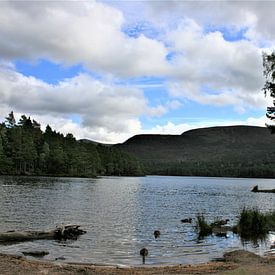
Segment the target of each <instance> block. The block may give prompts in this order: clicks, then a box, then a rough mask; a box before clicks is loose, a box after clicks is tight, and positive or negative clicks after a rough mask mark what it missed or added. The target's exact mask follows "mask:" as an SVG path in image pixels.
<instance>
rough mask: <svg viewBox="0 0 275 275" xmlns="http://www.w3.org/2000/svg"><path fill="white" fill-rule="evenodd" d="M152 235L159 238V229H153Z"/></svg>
mask: <svg viewBox="0 0 275 275" xmlns="http://www.w3.org/2000/svg"><path fill="white" fill-rule="evenodd" d="M154 236H155V239H157V238H159V236H160V231H159V230H155V231H154Z"/></svg>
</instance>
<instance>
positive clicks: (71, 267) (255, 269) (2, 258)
mask: <svg viewBox="0 0 275 275" xmlns="http://www.w3.org/2000/svg"><path fill="white" fill-rule="evenodd" d="M274 271H275V255H273V256H269V257H260V256H258V255H256V254H254V253H251V252H247V251H244V250H236V251H232V252H229V253H225V255H224V257H223V258H222V259H221V260H220V261H213V262H209V263H205V264H196V265H173V266H147V265H144V266H139V267H119V266H101V265H88V264H73V263H71V264H66V263H54V262H46V261H38V260H29V259H27V258H25V257H23V256H15V255H6V254H0V274H2V275H8V274H20V275H25V274H26V275H27V274H56V275H57V274H94V275H96V274H99V275H107V274H112V275H115V274H118V275H127V274H134V275H144V274H148V275H153V274H154V275H160V274H235V275H236V274H257V275H261V274H262V275H269V274H275V273H274Z"/></svg>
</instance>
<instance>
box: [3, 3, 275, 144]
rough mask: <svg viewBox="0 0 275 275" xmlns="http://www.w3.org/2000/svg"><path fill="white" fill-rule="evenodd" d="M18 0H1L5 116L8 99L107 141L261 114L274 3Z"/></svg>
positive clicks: (21, 109) (45, 120) (256, 118)
mask: <svg viewBox="0 0 275 275" xmlns="http://www.w3.org/2000/svg"><path fill="white" fill-rule="evenodd" d="M22 3H23V4H24V5H22ZM22 3H21V2H20V3H19V2H12V1H2V2H1V3H0V6H1V7H0V35H1V42H0V97H1V101H0V118H1V120H2V121H3V120H4V117H5V116H6V115H7V113H9V112H10V111H11V110H13V111H14V112H15V114H16V116H17V118H19V117H20V116H21V115H22V114H26V115H30V116H32V117H33V118H34V119H36V120H38V121H40V122H41V124H42V128H43V127H45V126H46V125H47V124H50V125H51V126H52V128H54V129H56V130H57V131H61V132H63V133H68V132H71V133H73V134H74V135H75V136H76V137H77V138H89V139H93V140H96V141H101V142H105V143H116V142H123V141H125V140H126V139H127V138H129V137H131V136H133V135H135V134H142V133H158V134H181V133H182V132H184V131H187V130H189V129H193V128H197V127H209V126H219V125H236V124H245V125H257V126H264V123H265V122H266V119H265V108H266V106H267V105H268V104H270V99H269V98H265V97H264V95H263V93H262V91H261V89H262V86H263V82H264V79H263V75H262V57H261V55H262V52H263V51H266V52H270V51H272V50H273V44H274V38H275V36H274V32H273V22H272V20H271V19H270V20H269V18H272V16H273V15H272V10H274V8H275V3H272V2H270V1H269V2H263V1H253V2H249V1H234V2H232V1H231V2H230V1H173V2H171V1H131V2H130V1H129V2H127V1H84V2H83V1H74V2H72V1H61V2H60V1H50V2H47V1H42V2H41V1H31V2H30V1H24V0H23V1H22ZM1 15H2V16H1ZM14 22H18V24H14Z"/></svg>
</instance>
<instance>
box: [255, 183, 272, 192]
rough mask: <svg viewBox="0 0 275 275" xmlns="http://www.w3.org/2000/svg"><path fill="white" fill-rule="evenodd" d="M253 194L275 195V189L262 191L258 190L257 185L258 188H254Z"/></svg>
mask: <svg viewBox="0 0 275 275" xmlns="http://www.w3.org/2000/svg"><path fill="white" fill-rule="evenodd" d="M251 192H254V193H275V189H262V190H260V189H259V188H258V185H256V186H254V187H253V189H252V190H251Z"/></svg>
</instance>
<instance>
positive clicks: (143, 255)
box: [139, 247, 148, 264]
mask: <svg viewBox="0 0 275 275" xmlns="http://www.w3.org/2000/svg"><path fill="white" fill-rule="evenodd" d="M139 254H140V256H142V263H143V264H145V257H147V256H148V249H147V248H145V247H144V248H142V249H141V250H140V252H139Z"/></svg>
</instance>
